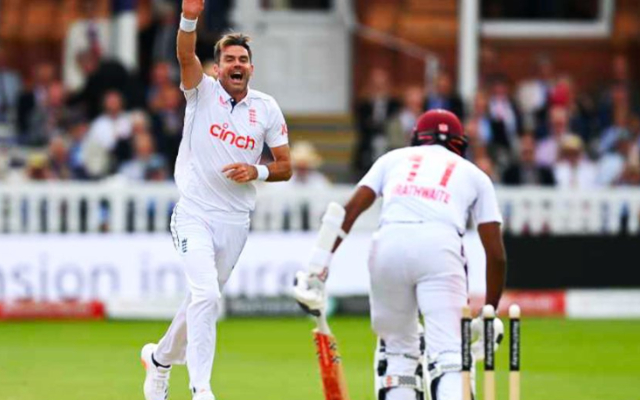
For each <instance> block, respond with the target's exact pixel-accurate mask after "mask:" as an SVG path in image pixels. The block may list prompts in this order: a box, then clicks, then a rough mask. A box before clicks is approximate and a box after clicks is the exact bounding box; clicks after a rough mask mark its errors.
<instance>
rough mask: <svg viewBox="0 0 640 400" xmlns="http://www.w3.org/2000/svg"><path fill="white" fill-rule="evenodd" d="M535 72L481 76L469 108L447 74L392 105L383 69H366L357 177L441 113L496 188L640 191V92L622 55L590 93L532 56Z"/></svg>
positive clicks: (358, 117) (408, 91) (406, 93)
mask: <svg viewBox="0 0 640 400" xmlns="http://www.w3.org/2000/svg"><path fill="white" fill-rule="evenodd" d="M536 69H537V72H536V74H535V76H532V77H531V78H530V79H526V80H523V81H520V82H515V83H511V82H509V81H508V79H507V78H506V77H504V76H500V75H496V76H490V77H487V78H486V79H483V81H481V82H480V85H479V87H480V88H479V90H478V91H477V92H476V93H475V96H474V98H473V100H472V101H471V104H470V106H469V107H467V108H465V107H464V103H463V101H462V100H461V98H460V96H459V95H458V94H456V92H455V90H454V85H453V83H452V78H451V76H450V75H449V74H448V73H446V72H441V73H440V74H439V76H438V77H437V78H436V79H435V82H434V84H433V87H432V88H431V90H429V91H425V90H423V88H422V87H419V86H415V87H409V88H407V89H406V90H405V91H404V93H403V94H402V96H401V100H398V99H396V98H395V97H394V96H393V95H392V89H391V88H392V82H391V81H390V78H389V75H388V74H387V72H386V71H384V70H381V69H375V70H373V72H372V74H371V77H370V81H369V83H368V86H367V88H368V90H369V94H368V96H366V98H365V99H364V100H363V101H361V102H359V104H358V106H357V109H356V120H357V123H358V133H359V143H358V146H357V151H356V154H355V168H356V169H357V170H358V172H359V173H360V174H362V173H364V172H366V170H367V168H368V167H369V166H370V165H371V164H372V162H373V161H374V160H375V159H376V158H377V157H379V156H380V155H381V154H382V153H384V152H386V151H388V150H391V149H394V148H398V147H403V146H406V145H408V144H409V142H410V137H411V132H412V129H413V126H414V123H415V121H416V119H417V117H418V116H419V115H420V114H421V113H422V112H424V111H425V110H429V109H434V108H444V109H447V110H450V111H452V112H454V113H455V114H456V115H458V117H459V118H460V119H461V121H463V123H464V127H465V132H466V134H467V135H468V137H469V142H470V145H469V149H468V151H467V158H468V159H470V160H471V161H473V162H474V163H475V164H476V165H478V167H480V168H481V169H482V170H483V171H485V172H486V173H487V174H488V175H489V176H490V177H491V178H492V180H493V181H494V182H495V183H497V184H503V185H543V186H556V187H561V188H571V189H589V188H596V187H610V186H624V185H635V186H638V185H640V115H639V114H638V109H639V105H640V104H639V102H638V100H639V99H638V95H639V94H640V92H639V91H638V90H639V88H638V87H637V86H636V82H634V81H633V80H632V78H631V75H630V72H631V71H630V68H629V64H628V60H627V58H626V57H625V56H623V55H617V56H615V57H613V58H612V63H611V71H609V72H608V73H607V74H605V76H607V77H608V80H605V79H603V81H602V86H601V87H600V88H598V89H597V90H596V91H595V92H594V93H590V92H587V91H586V90H583V89H582V88H581V87H579V86H578V85H576V84H575V82H574V80H573V78H572V76H571V74H570V73H568V74H567V73H559V72H557V71H556V70H555V68H554V65H553V62H552V60H550V59H548V58H545V57H540V58H539V59H537V60H536Z"/></svg>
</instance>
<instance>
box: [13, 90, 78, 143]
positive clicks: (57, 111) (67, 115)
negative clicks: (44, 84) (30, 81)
mask: <svg viewBox="0 0 640 400" xmlns="http://www.w3.org/2000/svg"><path fill="white" fill-rule="evenodd" d="M66 99H67V95H66V92H65V89H64V86H63V85H62V82H60V81H54V82H52V83H51V84H50V85H49V86H48V88H47V91H46V93H45V100H44V103H43V104H42V105H41V106H40V107H37V108H35V109H34V110H33V112H32V113H31V116H30V118H29V132H28V135H27V137H25V138H24V139H25V142H24V143H26V144H30V145H35V146H39V145H45V144H46V143H47V142H48V141H49V140H50V139H51V138H52V137H54V136H56V135H62V134H64V133H65V132H66V130H67V129H68V128H69V121H70V119H71V118H72V113H71V110H70V109H69V108H68V107H67V104H66Z"/></svg>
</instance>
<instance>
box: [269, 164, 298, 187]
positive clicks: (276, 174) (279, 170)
mask: <svg viewBox="0 0 640 400" xmlns="http://www.w3.org/2000/svg"><path fill="white" fill-rule="evenodd" d="M267 168H269V177H268V178H267V182H282V181H288V180H289V179H291V175H293V172H292V171H291V161H274V162H272V163H270V164H268V165H267Z"/></svg>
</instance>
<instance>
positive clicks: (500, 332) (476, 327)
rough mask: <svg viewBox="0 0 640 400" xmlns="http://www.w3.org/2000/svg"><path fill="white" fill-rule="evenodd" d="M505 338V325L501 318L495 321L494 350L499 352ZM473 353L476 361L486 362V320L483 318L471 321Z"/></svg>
mask: <svg viewBox="0 0 640 400" xmlns="http://www.w3.org/2000/svg"><path fill="white" fill-rule="evenodd" d="M503 337H504V324H503V323H502V321H501V320H500V318H494V319H493V339H494V341H495V345H494V346H495V347H494V349H495V350H496V351H497V350H498V347H499V346H500V343H501V342H502V338H503ZM471 353H472V354H473V358H474V359H475V360H476V361H484V319H483V318H482V316H480V317H477V318H474V319H473V321H471Z"/></svg>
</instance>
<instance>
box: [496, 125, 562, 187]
mask: <svg viewBox="0 0 640 400" xmlns="http://www.w3.org/2000/svg"><path fill="white" fill-rule="evenodd" d="M535 151H536V142H535V138H534V137H533V136H532V135H525V136H523V137H522V139H521V140H520V159H519V160H518V161H517V162H513V163H511V165H510V166H509V167H508V168H507V169H506V170H505V171H504V173H503V174H502V183H504V184H505V185H508V186H515V185H542V186H554V185H555V184H556V181H555V177H554V175H553V171H552V170H551V168H549V167H546V166H539V165H536V162H535Z"/></svg>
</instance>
